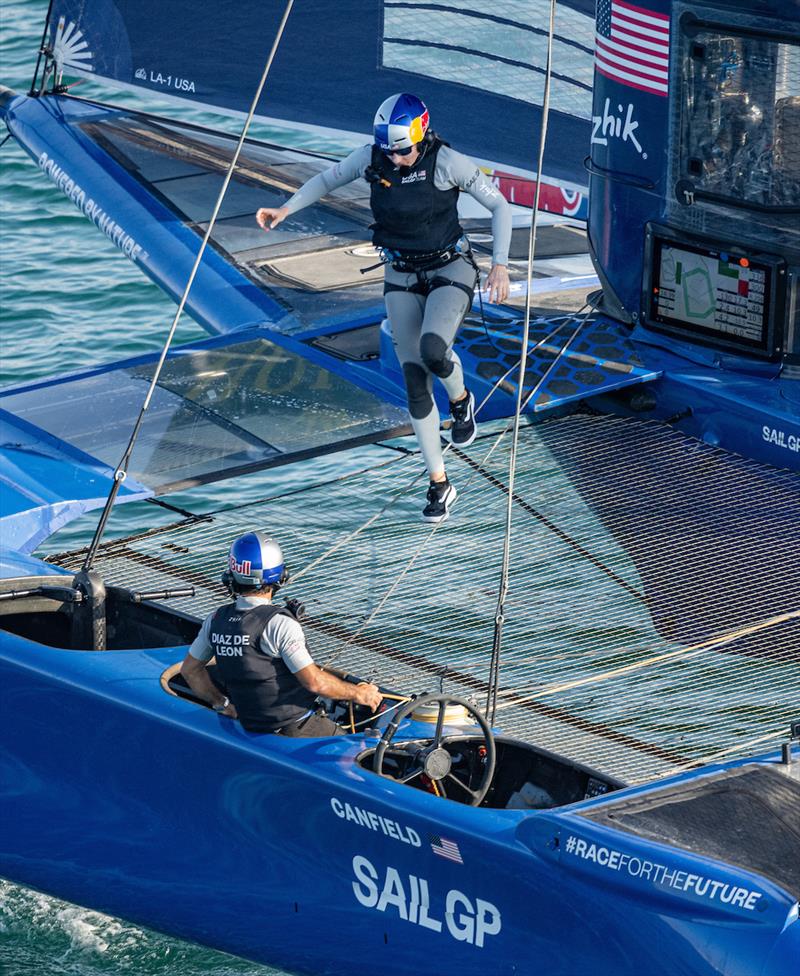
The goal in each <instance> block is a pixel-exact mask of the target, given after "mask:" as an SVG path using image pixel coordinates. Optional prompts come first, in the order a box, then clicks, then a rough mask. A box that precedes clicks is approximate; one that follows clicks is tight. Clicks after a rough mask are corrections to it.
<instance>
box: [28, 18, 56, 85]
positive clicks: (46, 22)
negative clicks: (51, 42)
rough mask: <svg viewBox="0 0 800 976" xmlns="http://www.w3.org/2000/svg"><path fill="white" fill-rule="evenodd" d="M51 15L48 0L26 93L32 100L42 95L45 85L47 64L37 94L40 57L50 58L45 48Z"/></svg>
mask: <svg viewBox="0 0 800 976" xmlns="http://www.w3.org/2000/svg"><path fill="white" fill-rule="evenodd" d="M52 14H53V0H50V3H49V4H48V6H47V16H46V17H45V18H44V28H43V29H42V39H41V41H40V42H39V55H38V57H37V58H36V67H35V68H34V69H33V78H31V87H30V91H29V92H28V94H29V95H30V96H32V97H34V98H35V97H38V96H39V95H42V94H43V93H44V87H45V85H46V84H47V62H45V70H44V74H43V75H42V87H41V88H40V89H39V91H38V92H37V91H36V79H37V78H38V77H39V65H40V64H41V63H42V55H43V54H47V56H48V58H50V57H51V56H52V55H51V54H50V52H49V51H48V49H47V48H46V47H45V41H46V40H47V34H48V31H49V30H50V18H51V16H52Z"/></svg>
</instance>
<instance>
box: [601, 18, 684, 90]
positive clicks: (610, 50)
mask: <svg viewBox="0 0 800 976" xmlns="http://www.w3.org/2000/svg"><path fill="white" fill-rule="evenodd" d="M594 63H595V67H596V68H597V70H598V71H599V72H600V74H601V75H605V76H606V77H607V78H613V79H614V81H618V82H619V83H620V84H621V85H627V86H628V87H629V88H638V89H639V90H640V91H646V92H652V93H653V94H654V95H661V96H664V97H666V94H667V77H668V69H669V17H668V16H666V15H664V14H657V13H654V12H653V11H652V10H648V9H647V8H646V7H637V6H634V5H633V4H632V3H623V0H597V31H596V33H595V52H594Z"/></svg>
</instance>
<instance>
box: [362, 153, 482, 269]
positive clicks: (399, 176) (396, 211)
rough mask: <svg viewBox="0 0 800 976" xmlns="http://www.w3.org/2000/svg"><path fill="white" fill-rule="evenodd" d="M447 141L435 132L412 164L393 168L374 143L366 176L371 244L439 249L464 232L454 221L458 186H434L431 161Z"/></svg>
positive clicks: (428, 251) (394, 248)
mask: <svg viewBox="0 0 800 976" xmlns="http://www.w3.org/2000/svg"><path fill="white" fill-rule="evenodd" d="M443 145H446V143H444V142H442V140H441V139H439V137H438V136H434V137H433V140H432V142H431V143H430V144H429V145H427V146H426V148H425V150H424V152H423V153H422V155H421V156H420V158H419V159H418V160H417V161H416V163H414V165H413V166H401V167H399V168H397V169H396V168H395V167H394V165H393V163H392V161H391V160H390V159H389V158H388V157H387V156H385V155H384V154H383V153H382V152H381V150H380V149H379V148H378V147H377V146H373V147H372V162H371V163H370V172H368V173H367V177H368V179H369V180H370V182H371V187H370V206H371V207H372V215H373V216H374V218H375V223H374V224H372V225H371V227H370V230H371V231H372V242H373V244H375V246H376V247H385V248H387V249H388V250H390V251H397V252H398V253H400V254H433V253H435V252H439V251H444V250H446V249H447V248H449V247H452V245H453V244H455V243H456V241H457V240H458V239H459V238H460V237H461V236H462V235H463V233H464V231H463V230H462V228H461V224H460V223H459V222H458V192H459V191H458V187H455V186H454V187H452V188H451V189H449V190H437V189H436V186H435V184H434V179H433V178H434V173H435V171H436V160H437V158H438V156H439V150H440V149H441V148H442V146H443Z"/></svg>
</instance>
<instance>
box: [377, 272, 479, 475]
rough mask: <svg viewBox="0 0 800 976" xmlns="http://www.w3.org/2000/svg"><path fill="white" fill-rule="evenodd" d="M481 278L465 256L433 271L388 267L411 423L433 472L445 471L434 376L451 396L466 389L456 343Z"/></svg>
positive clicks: (388, 294) (391, 314)
mask: <svg viewBox="0 0 800 976" xmlns="http://www.w3.org/2000/svg"><path fill="white" fill-rule="evenodd" d="M477 278H478V273H477V271H476V270H475V268H474V267H473V265H472V263H471V262H470V261H469V260H468V259H467V258H466V257H464V256H463V255H459V256H458V257H457V258H456V259H455V260H454V261H451V262H450V263H449V264H446V265H445V266H444V267H442V268H437V269H436V270H435V271H423V272H416V273H411V274H405V273H403V272H401V271H396V270H395V269H394V268H393V267H392V266H391V265H390V266H389V267H387V268H386V272H385V279H384V281H385V300H386V314H387V317H388V319H389V325H390V327H391V330H392V341H393V342H394V347H395V351H396V352H397V358H398V360H399V362H400V366H401V368H402V370H403V377H404V379H405V384H406V392H407V393H408V410H409V413H410V414H411V424H412V426H413V428H414V433H415V434H416V435H417V442H418V443H419V447H420V450H421V451H422V457H423V459H424V461H425V465H426V467H427V469H428V473H429V474H430V475H431V476H432V477H433V476H434V475H439V474H441V473H442V472H443V471H444V461H443V459H442V446H441V439H440V436H439V411H438V409H437V407H436V404H435V403H434V400H433V378H434V376H436V377H438V378H439V379H440V380H441V382H442V385H443V386H444V388H445V390H446V391H447V396H448V398H449V399H450V400H451V401H452V400H457V399H458V398H459V397H460V396H462V394H463V393H464V373H463V370H462V368H461V360H460V359H459V358H458V355H457V354H456V353H455V352H454V351H453V342H454V341H455V338H456V332H458V328H459V326H460V325H461V323H462V322H463V320H464V316H465V315H466V313H467V311H468V310H469V309H470V307H471V305H472V298H471V294H472V293H473V292H474V289H475V285H476V283H477Z"/></svg>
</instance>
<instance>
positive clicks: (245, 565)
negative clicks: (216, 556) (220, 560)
mask: <svg viewBox="0 0 800 976" xmlns="http://www.w3.org/2000/svg"><path fill="white" fill-rule="evenodd" d="M228 564H229V565H230V567H231V569H232V570H233V571H234V573H241V574H242V576H249V575H250V571H251V570H252V568H253V563H252V561H251V560H250V559H243V560H242V561H241V562H240V563H237V562H236V557H235V556H234V555H233V554H231V555H230V556H229V557H228Z"/></svg>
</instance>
